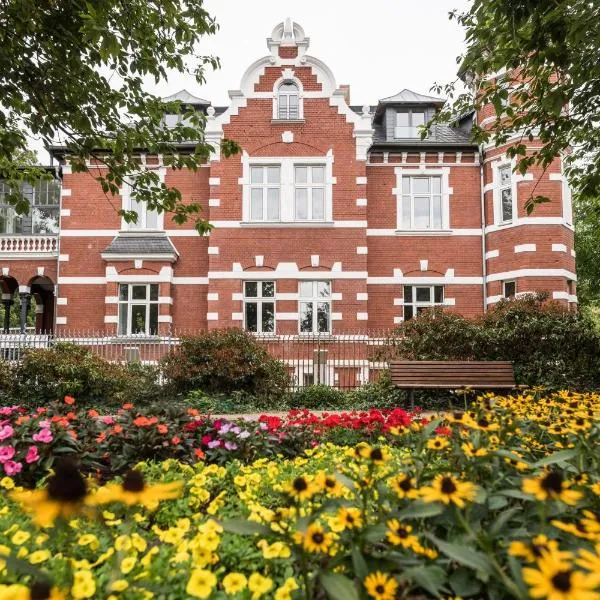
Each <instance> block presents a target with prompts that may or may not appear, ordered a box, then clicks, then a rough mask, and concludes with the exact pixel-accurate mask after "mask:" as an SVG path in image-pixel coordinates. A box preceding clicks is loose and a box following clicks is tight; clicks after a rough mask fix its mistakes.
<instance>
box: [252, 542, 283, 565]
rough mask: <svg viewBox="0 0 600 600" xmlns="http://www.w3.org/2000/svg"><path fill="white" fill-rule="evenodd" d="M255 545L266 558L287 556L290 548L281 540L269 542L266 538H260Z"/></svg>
mask: <svg viewBox="0 0 600 600" xmlns="http://www.w3.org/2000/svg"><path fill="white" fill-rule="evenodd" d="M257 546H258V547H259V548H260V549H261V550H262V552H263V556H264V558H266V559H267V560H270V559H273V558H289V557H290V556H291V550H290V548H289V546H287V545H286V544H284V543H283V542H273V543H272V544H269V543H268V542H267V540H260V541H259V542H258V544H257Z"/></svg>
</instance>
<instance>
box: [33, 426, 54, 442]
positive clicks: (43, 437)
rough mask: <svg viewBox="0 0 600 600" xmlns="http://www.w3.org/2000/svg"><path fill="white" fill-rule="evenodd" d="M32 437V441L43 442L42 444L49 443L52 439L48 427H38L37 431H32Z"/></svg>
mask: <svg viewBox="0 0 600 600" xmlns="http://www.w3.org/2000/svg"><path fill="white" fill-rule="evenodd" d="M32 437H33V441H34V442H43V443H44V444H49V443H50V442H51V441H52V440H53V439H54V438H53V436H52V432H51V431H50V430H49V429H40V431H39V433H34V434H33V436H32Z"/></svg>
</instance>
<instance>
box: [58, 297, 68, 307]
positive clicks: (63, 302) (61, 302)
mask: <svg viewBox="0 0 600 600" xmlns="http://www.w3.org/2000/svg"><path fill="white" fill-rule="evenodd" d="M56 304H57V306H67V304H69V299H68V298H61V297H58V298H57V299H56Z"/></svg>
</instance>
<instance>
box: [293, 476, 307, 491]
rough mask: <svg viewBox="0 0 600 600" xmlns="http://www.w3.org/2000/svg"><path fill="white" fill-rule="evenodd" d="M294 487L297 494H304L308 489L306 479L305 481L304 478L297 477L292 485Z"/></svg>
mask: <svg viewBox="0 0 600 600" xmlns="http://www.w3.org/2000/svg"><path fill="white" fill-rule="evenodd" d="M292 486H293V488H294V490H295V491H296V492H304V491H305V490H307V489H308V484H307V483H306V479H304V477H296V479H294V483H292Z"/></svg>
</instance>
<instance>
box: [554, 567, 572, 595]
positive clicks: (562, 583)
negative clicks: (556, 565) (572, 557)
mask: <svg viewBox="0 0 600 600" xmlns="http://www.w3.org/2000/svg"><path fill="white" fill-rule="evenodd" d="M552 585H553V586H554V587H555V588H556V589H557V590H559V591H561V592H568V591H569V590H570V589H571V571H559V572H558V573H557V574H556V575H555V576H554V577H553V578H552Z"/></svg>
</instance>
